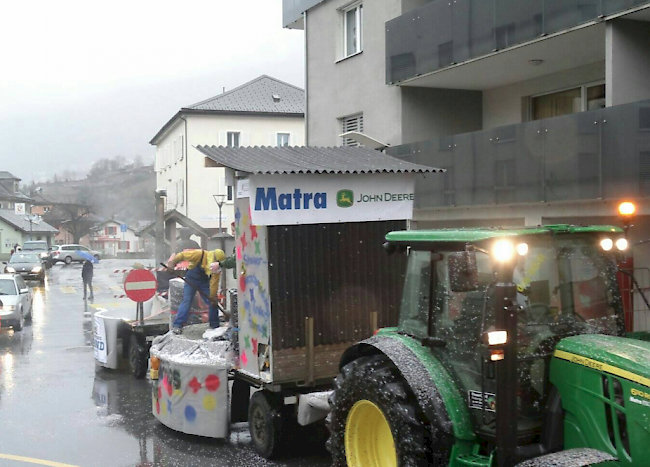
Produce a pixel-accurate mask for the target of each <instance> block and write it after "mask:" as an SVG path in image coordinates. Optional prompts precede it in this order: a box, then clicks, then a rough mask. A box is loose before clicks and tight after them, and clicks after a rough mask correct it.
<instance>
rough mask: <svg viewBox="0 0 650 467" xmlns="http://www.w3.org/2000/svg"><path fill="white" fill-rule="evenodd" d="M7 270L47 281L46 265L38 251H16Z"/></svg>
mask: <svg viewBox="0 0 650 467" xmlns="http://www.w3.org/2000/svg"><path fill="white" fill-rule="evenodd" d="M5 272H6V273H16V274H20V275H21V276H22V277H23V278H25V279H27V280H37V281H40V283H41V284H43V283H45V265H44V264H43V261H42V260H41V255H40V254H38V253H23V252H20V253H14V254H13V255H12V257H11V259H10V260H9V263H7V265H6V266H5Z"/></svg>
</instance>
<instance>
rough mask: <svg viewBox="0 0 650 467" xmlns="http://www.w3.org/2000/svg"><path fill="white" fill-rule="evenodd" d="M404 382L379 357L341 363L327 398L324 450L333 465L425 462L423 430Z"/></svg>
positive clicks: (389, 466)
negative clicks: (328, 434) (341, 367)
mask: <svg viewBox="0 0 650 467" xmlns="http://www.w3.org/2000/svg"><path fill="white" fill-rule="evenodd" d="M409 395H410V390H409V388H408V385H407V384H406V382H405V381H404V379H403V378H402V376H401V375H400V373H399V371H398V370H397V368H395V366H394V365H393V364H392V363H391V362H390V361H389V360H388V359H387V358H386V357H385V356H383V355H373V356H369V357H361V358H359V359H357V360H355V361H353V362H351V363H348V364H347V365H345V366H344V367H343V369H342V370H341V373H340V374H339V375H338V376H337V377H336V380H335V391H334V392H333V393H332V396H331V397H330V407H331V409H332V411H331V412H330V414H329V415H328V417H327V425H328V428H329V431H330V438H329V440H328V441H327V449H328V450H329V452H330V454H331V455H332V459H333V465H334V466H335V467H344V466H348V467H397V466H399V467H420V466H428V465H429V462H428V459H427V451H428V449H427V442H428V436H427V429H426V427H425V425H424V424H423V423H422V421H421V420H422V419H423V418H422V416H421V415H420V411H419V409H418V407H417V405H416V403H415V402H414V400H415V399H414V397H413V396H409Z"/></svg>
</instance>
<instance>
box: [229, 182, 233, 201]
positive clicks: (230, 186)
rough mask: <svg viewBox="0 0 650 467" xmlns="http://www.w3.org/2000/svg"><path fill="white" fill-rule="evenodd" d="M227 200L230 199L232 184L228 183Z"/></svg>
mask: <svg viewBox="0 0 650 467" xmlns="http://www.w3.org/2000/svg"><path fill="white" fill-rule="evenodd" d="M228 201H232V185H228Z"/></svg>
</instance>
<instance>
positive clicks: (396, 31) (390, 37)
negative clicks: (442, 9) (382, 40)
mask: <svg viewBox="0 0 650 467" xmlns="http://www.w3.org/2000/svg"><path fill="white" fill-rule="evenodd" d="M417 18H418V13H417V11H414V12H410V13H407V14H405V15H402V16H398V17H397V18H395V19H394V20H392V21H389V22H388V23H386V37H387V40H386V82H387V83H396V82H398V81H403V80H405V79H409V78H412V77H413V76H415V73H416V50H417V47H418V31H417Z"/></svg>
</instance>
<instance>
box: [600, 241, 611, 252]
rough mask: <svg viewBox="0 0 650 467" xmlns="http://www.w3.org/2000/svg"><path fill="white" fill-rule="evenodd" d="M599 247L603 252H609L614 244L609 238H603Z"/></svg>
mask: <svg viewBox="0 0 650 467" xmlns="http://www.w3.org/2000/svg"><path fill="white" fill-rule="evenodd" d="M600 247H601V248H602V249H603V250H605V251H609V250H611V249H612V248H613V247H614V242H613V240H612V239H611V238H603V239H602V240H601V241H600Z"/></svg>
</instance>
